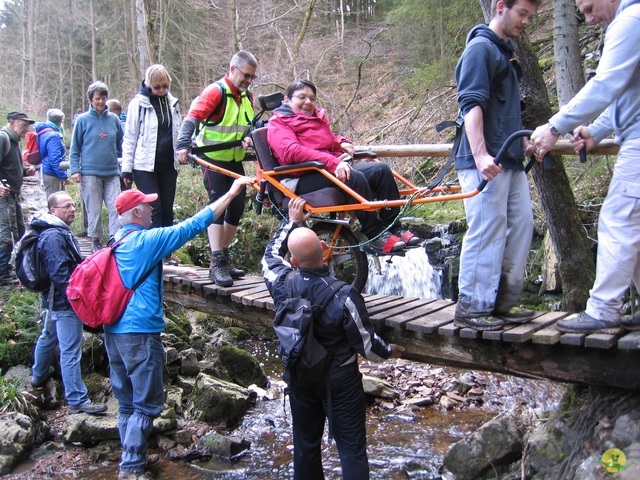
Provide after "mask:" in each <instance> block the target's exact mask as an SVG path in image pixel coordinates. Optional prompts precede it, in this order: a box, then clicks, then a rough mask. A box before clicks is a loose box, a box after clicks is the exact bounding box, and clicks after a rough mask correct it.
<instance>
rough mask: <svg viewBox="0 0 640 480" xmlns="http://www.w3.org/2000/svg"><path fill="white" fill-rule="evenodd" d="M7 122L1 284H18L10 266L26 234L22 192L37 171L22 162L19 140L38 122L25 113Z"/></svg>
mask: <svg viewBox="0 0 640 480" xmlns="http://www.w3.org/2000/svg"><path fill="white" fill-rule="evenodd" d="M7 120H8V123H7V125H5V126H4V127H2V128H1V129H0V285H11V284H16V283H18V279H17V278H16V277H15V275H13V273H12V272H11V269H10V266H9V259H10V258H11V251H12V250H13V245H14V244H15V242H17V241H18V240H19V239H20V237H22V235H24V231H25V227H24V217H23V216H22V207H21V206H20V190H21V189H22V179H23V178H24V176H25V175H35V173H36V169H35V168H33V167H32V166H31V165H25V163H24V162H23V161H22V153H21V152H22V149H21V147H20V140H21V139H23V138H24V137H25V135H26V134H27V132H28V131H29V129H30V128H31V125H33V124H34V123H35V120H32V119H30V118H29V117H28V116H27V114H26V113H23V112H9V114H8V115H7Z"/></svg>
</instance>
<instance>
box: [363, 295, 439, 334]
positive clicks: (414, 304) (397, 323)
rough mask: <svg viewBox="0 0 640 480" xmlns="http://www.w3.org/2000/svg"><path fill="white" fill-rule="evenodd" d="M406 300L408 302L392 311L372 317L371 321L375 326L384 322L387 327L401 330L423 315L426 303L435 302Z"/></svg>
mask: <svg viewBox="0 0 640 480" xmlns="http://www.w3.org/2000/svg"><path fill="white" fill-rule="evenodd" d="M406 300H407V301H406V302H403V303H402V304H400V305H398V306H397V307H394V308H392V309H390V310H385V311H384V312H380V313H377V314H375V315H370V317H371V320H373V322H374V323H375V324H377V323H378V322H384V324H385V325H386V326H387V327H393V328H400V327H401V326H402V325H404V324H405V323H407V322H408V321H409V320H412V319H414V318H416V317H418V316H419V315H421V313H420V311H421V307H422V306H424V305H425V303H431V302H432V301H434V300H431V301H429V300H424V299H421V298H407V299H406Z"/></svg>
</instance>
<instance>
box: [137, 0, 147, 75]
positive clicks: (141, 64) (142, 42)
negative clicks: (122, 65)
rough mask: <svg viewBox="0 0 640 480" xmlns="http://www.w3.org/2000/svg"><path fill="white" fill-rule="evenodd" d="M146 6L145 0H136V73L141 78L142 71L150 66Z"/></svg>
mask: <svg viewBox="0 0 640 480" xmlns="http://www.w3.org/2000/svg"><path fill="white" fill-rule="evenodd" d="M147 20H148V19H147V6H146V2H145V0H136V33H137V44H138V45H137V47H138V73H139V75H140V78H143V76H144V71H145V70H146V68H147V66H148V65H150V64H151V45H150V44H149V32H148V30H147Z"/></svg>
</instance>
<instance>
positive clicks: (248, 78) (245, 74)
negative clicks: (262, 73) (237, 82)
mask: <svg viewBox="0 0 640 480" xmlns="http://www.w3.org/2000/svg"><path fill="white" fill-rule="evenodd" d="M236 68H238V67H236ZM238 71H239V72H240V73H241V74H242V76H243V77H244V79H245V80H247V81H248V80H251V81H253V80H255V79H256V78H258V76H257V75H250V74H248V73H244V72H243V71H242V70H240V69H239V68H238Z"/></svg>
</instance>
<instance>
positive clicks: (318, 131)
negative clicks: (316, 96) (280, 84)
mask: <svg viewBox="0 0 640 480" xmlns="http://www.w3.org/2000/svg"><path fill="white" fill-rule="evenodd" d="M267 125H268V127H269V128H268V130H267V141H268V142H269V146H270V147H271V150H272V151H273V155H274V156H275V157H276V158H277V159H278V162H279V163H280V165H290V164H292V163H302V162H310V161H313V160H319V161H320V162H322V163H324V165H325V167H326V169H327V171H329V172H330V173H334V171H335V169H336V167H337V166H338V164H339V163H340V159H339V158H338V157H339V156H340V155H342V153H343V151H342V148H341V147H340V144H341V143H343V142H348V143H351V141H350V140H349V139H347V138H345V137H343V136H341V135H335V134H334V133H333V132H332V131H331V125H330V123H329V119H328V118H327V115H326V113H325V111H324V109H322V108H318V109H316V116H314V117H312V116H309V115H307V114H305V113H301V112H294V111H293V110H292V109H291V107H289V106H288V105H283V106H282V107H280V108H278V109H277V110H275V112H274V115H273V116H272V117H271V118H270V119H269V123H268V124H267Z"/></svg>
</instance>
